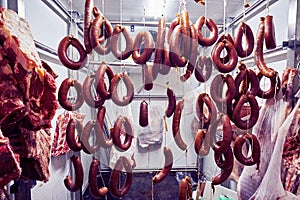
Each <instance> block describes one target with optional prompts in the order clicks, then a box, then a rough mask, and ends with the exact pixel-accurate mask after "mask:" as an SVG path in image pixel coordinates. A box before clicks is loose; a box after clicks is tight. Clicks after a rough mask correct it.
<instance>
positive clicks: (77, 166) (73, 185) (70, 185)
mask: <svg viewBox="0 0 300 200" xmlns="http://www.w3.org/2000/svg"><path fill="white" fill-rule="evenodd" d="M70 160H71V162H72V163H73V166H74V170H75V176H76V180H75V182H74V181H73V178H72V176H69V175H68V176H67V177H66V178H65V180H64V184H65V186H66V188H67V189H68V190H69V191H71V192H76V191H77V190H80V188H81V187H82V184H83V167H82V164H81V161H80V158H79V157H78V156H75V155H73V156H72V157H71V158H70Z"/></svg>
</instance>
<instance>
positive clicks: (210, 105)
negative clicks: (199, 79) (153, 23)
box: [196, 93, 217, 128]
mask: <svg viewBox="0 0 300 200" xmlns="http://www.w3.org/2000/svg"><path fill="white" fill-rule="evenodd" d="M204 104H205V105H206V107H207V109H208V116H205V114H204ZM196 111H197V116H198V119H199V121H200V124H201V128H207V127H208V126H209V124H210V123H211V122H214V121H215V120H216V119H217V109H216V107H215V104H214V102H213V101H212V100H211V98H210V97H209V95H208V94H206V93H201V94H199V95H198V97H197V103H196Z"/></svg>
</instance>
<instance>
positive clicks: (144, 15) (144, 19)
mask: <svg viewBox="0 0 300 200" xmlns="http://www.w3.org/2000/svg"><path fill="white" fill-rule="evenodd" d="M143 23H144V29H145V28H146V5H145V0H143Z"/></svg>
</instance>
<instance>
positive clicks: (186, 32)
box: [181, 10, 197, 58]
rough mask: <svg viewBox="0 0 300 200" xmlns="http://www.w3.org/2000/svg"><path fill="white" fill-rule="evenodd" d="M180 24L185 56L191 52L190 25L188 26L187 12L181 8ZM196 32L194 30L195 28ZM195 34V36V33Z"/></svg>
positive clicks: (188, 55)
mask: <svg viewBox="0 0 300 200" xmlns="http://www.w3.org/2000/svg"><path fill="white" fill-rule="evenodd" d="M181 25H182V26H183V28H182V42H183V55H184V56H185V57H186V58H189V57H190V53H193V52H191V46H192V44H191V42H192V41H191V37H192V35H191V26H190V20H189V13H188V11H187V10H182V11H181ZM195 32H196V30H195ZM194 35H196V38H197V34H194Z"/></svg>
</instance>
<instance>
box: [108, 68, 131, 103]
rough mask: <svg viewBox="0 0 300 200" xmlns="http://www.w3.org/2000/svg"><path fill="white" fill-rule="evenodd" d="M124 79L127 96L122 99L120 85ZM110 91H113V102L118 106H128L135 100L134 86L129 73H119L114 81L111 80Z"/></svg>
mask: <svg viewBox="0 0 300 200" xmlns="http://www.w3.org/2000/svg"><path fill="white" fill-rule="evenodd" d="M121 79H123V81H124V83H125V87H126V89H127V94H126V96H124V97H122V98H121V97H120V96H119V94H118V90H117V87H118V84H119V82H120V80H121ZM110 91H111V100H112V101H113V102H114V103H115V104H116V105H118V106H126V105H128V104H130V103H131V101H132V100H133V95H134V86H133V83H132V80H131V78H130V77H129V76H128V74H127V73H119V74H115V76H114V77H113V79H112V80H111V84H110Z"/></svg>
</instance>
